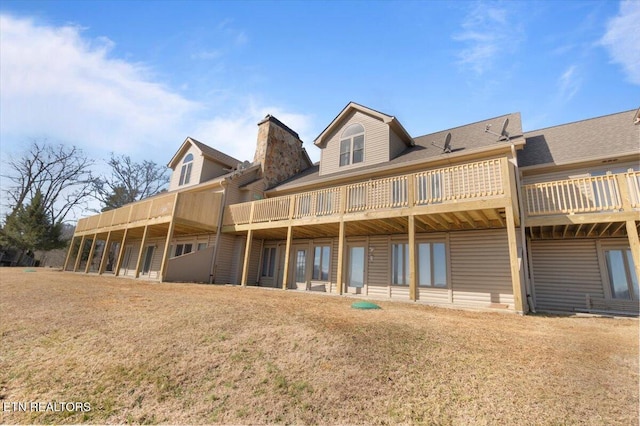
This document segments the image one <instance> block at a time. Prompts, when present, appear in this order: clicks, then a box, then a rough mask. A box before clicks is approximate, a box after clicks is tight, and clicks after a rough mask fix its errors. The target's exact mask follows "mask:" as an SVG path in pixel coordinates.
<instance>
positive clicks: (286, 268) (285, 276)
mask: <svg viewBox="0 0 640 426" xmlns="http://www.w3.org/2000/svg"><path fill="white" fill-rule="evenodd" d="M292 234H293V227H292V226H291V225H289V226H288V227H287V245H286V246H285V249H284V270H283V271H282V289H283V290H286V289H287V281H288V280H289V257H290V253H291V238H292V237H293V235H292Z"/></svg>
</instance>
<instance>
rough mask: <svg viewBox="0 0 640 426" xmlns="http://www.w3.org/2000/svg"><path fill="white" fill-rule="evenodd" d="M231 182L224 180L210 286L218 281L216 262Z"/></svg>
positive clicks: (210, 272) (210, 270)
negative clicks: (228, 187) (228, 186)
mask: <svg viewBox="0 0 640 426" xmlns="http://www.w3.org/2000/svg"><path fill="white" fill-rule="evenodd" d="M228 184H229V181H228V180H227V179H225V180H223V181H222V182H221V183H220V185H221V186H222V202H221V203H220V217H219V218H218V229H217V230H216V242H215V245H214V246H213V255H212V256H211V266H210V267H209V284H213V282H214V281H215V279H216V260H217V258H218V247H220V235H221V234H222V221H223V219H224V210H225V205H226V203H227V185H228Z"/></svg>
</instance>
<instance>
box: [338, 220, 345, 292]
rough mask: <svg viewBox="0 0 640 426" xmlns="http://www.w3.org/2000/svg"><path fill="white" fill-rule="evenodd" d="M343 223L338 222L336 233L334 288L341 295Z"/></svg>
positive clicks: (342, 280) (342, 279)
mask: <svg viewBox="0 0 640 426" xmlns="http://www.w3.org/2000/svg"><path fill="white" fill-rule="evenodd" d="M344 226H345V225H344V222H342V221H341V222H340V228H339V231H338V267H337V275H336V287H337V290H338V294H342V286H343V282H344V277H343V275H344Z"/></svg>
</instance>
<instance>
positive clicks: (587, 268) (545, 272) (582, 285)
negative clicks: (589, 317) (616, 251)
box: [531, 240, 604, 311]
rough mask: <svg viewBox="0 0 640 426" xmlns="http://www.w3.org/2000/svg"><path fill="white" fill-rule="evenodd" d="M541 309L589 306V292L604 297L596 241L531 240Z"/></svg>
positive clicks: (538, 300)
mask: <svg viewBox="0 0 640 426" xmlns="http://www.w3.org/2000/svg"><path fill="white" fill-rule="evenodd" d="M531 263H532V275H533V285H534V294H535V303H536V308H537V309H538V310H558V311H574V310H576V309H579V310H583V309H586V307H587V305H586V295H587V294H590V295H592V296H597V297H604V292H603V287H602V275H601V271H600V265H599V262H598V253H597V247H596V241H595V240H546V241H531Z"/></svg>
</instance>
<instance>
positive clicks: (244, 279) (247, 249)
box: [240, 229, 286, 287]
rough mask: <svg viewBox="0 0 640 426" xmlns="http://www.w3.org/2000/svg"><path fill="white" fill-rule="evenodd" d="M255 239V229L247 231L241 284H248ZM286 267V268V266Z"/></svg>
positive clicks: (244, 285)
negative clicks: (252, 243) (252, 245)
mask: <svg viewBox="0 0 640 426" xmlns="http://www.w3.org/2000/svg"><path fill="white" fill-rule="evenodd" d="M252 241H253V229H249V230H248V231H247V241H246V243H245V244H244V263H243V264H242V279H241V280H240V284H241V285H242V286H243V287H246V286H247V278H248V276H249V261H250V260H251V242H252ZM285 269H286V268H285Z"/></svg>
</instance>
